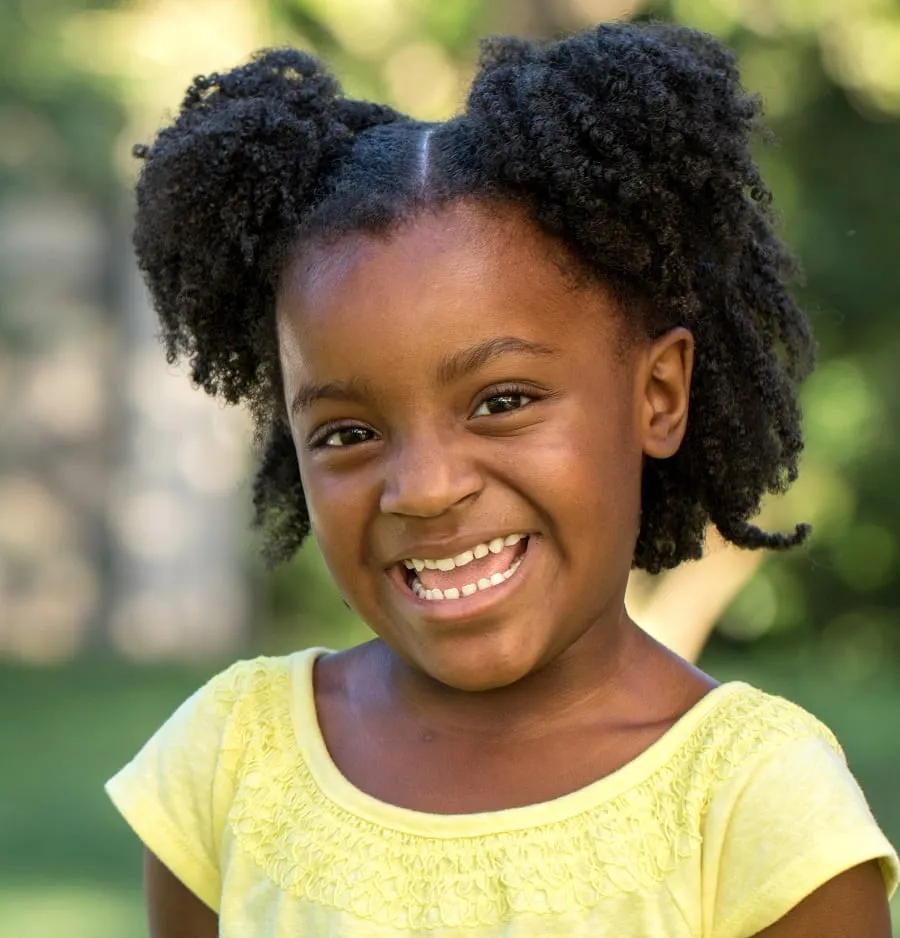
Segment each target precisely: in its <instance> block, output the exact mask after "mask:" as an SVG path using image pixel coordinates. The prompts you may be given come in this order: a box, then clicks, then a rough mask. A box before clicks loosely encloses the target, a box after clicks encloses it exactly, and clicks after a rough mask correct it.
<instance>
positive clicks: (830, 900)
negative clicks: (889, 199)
mask: <svg viewBox="0 0 900 938" xmlns="http://www.w3.org/2000/svg"><path fill="white" fill-rule="evenodd" d="M757 114H758V104H757V102H756V101H755V99H753V98H749V97H747V96H746V95H745V94H744V92H743V91H742V90H741V87H740V84H739V80H738V76H737V73H736V71H735V67H734V63H733V60H732V58H731V57H730V56H729V55H728V54H727V53H726V52H725V51H723V50H722V48H720V47H719V46H718V45H717V43H716V42H715V41H713V40H712V39H710V38H708V37H706V36H703V35H700V34H698V33H695V32H691V31H688V30H685V29H677V28H673V27H668V26H662V25H640V26H639V25H626V24H613V25H605V26H601V27H599V28H597V29H595V30H592V31H589V32H586V33H584V34H582V35H577V36H574V37H572V38H569V39H565V40H563V41H560V42H556V43H553V44H550V45H547V46H544V47H537V46H533V45H530V44H528V43H525V42H520V41H516V40H512V39H500V40H493V41H491V42H489V43H487V44H486V46H485V49H484V54H483V58H482V62H481V68H480V71H479V73H478V75H477V76H476V78H475V80H474V83H473V85H472V89H471V92H470V94H469V98H468V102H467V105H466V109H465V110H464V112H463V113H461V114H460V115H459V116H457V117H455V118H453V119H452V120H449V121H447V122H444V123H436V124H424V123H420V122H417V121H415V120H412V119H411V118H408V117H405V116H403V115H402V114H398V113H396V112H395V111H392V110H391V109H390V108H388V107H384V106H381V105H376V104H370V103H366V102H362V101H354V100H348V99H347V98H344V97H343V96H342V95H341V93H340V90H339V88H338V85H337V84H336V82H335V81H334V79H333V78H331V77H330V76H329V75H328V74H327V73H325V72H324V71H323V70H322V67H321V66H320V64H319V63H318V62H317V61H315V60H314V59H312V58H310V57H309V56H307V55H304V54H302V53H300V52H295V51H275V52H271V51H270V52H265V53H263V54H260V55H259V56H257V57H256V58H255V59H254V60H253V62H252V63H251V64H249V65H246V66H243V67H241V68H236V69H234V70H232V71H230V72H228V73H227V74H222V75H212V76H209V77H208V78H198V79H197V80H196V81H195V83H194V85H193V86H192V87H191V89H190V90H189V91H188V94H187V97H186V98H185V100H184V103H183V105H182V108H181V111H180V113H179V115H178V117H177V119H176V120H175V122H174V123H173V124H172V125H171V126H170V127H167V128H166V129H164V130H163V131H162V132H161V133H160V134H159V136H158V138H157V139H156V141H155V143H154V144H153V145H152V146H151V147H149V148H140V149H139V150H138V155H139V156H141V157H143V159H144V160H145V164H144V168H143V173H142V176H141V180H140V184H139V187H138V218H137V234H136V245H137V251H138V256H139V259H140V262H141V265H142V267H143V270H144V272H145V274H146V276H147V279H148V282H149V285H150V289H151V291H152V294H153V298H154V301H155V304H156V308H157V310H158V311H159V315H160V317H161V319H162V323H163V329H164V337H165V341H166V346H167V350H168V357H169V360H170V361H174V360H175V359H176V358H179V357H182V358H186V359H187V360H189V362H190V365H191V369H192V374H193V377H194V379H195V381H196V382H197V383H198V384H199V385H201V386H202V387H203V388H204V389H205V390H206V391H207V392H209V393H210V394H217V395H219V396H221V397H222V398H224V399H225V400H226V401H228V402H230V403H237V402H243V403H245V404H248V405H249V407H250V408H251V410H252V412H253V414H254V417H255V420H256V425H257V428H258V431H259V434H260V439H261V442H262V444H263V446H264V453H263V459H262V465H261V468H260V470H259V474H258V476H257V478H256V483H255V489H254V496H255V505H256V510H257V517H258V521H259V522H260V523H261V524H262V526H263V529H264V531H265V532H266V533H267V549H268V553H269V556H270V559H272V560H279V559H282V558H286V557H288V556H290V555H291V554H292V553H293V552H294V551H295V550H296V549H297V548H298V547H299V545H300V543H301V542H302V541H303V539H304V538H305V537H306V535H307V534H308V533H309V532H310V531H312V532H313V533H314V534H315V537H316V540H317V542H318V544H319V546H320V548H321V550H322V554H323V555H324V557H325V560H326V562H327V563H328V566H329V568H330V570H331V573H332V574H333V576H334V579H335V581H336V583H337V585H338V587H339V588H340V590H341V592H342V593H343V595H344V597H345V598H346V600H347V602H348V603H349V604H350V605H352V606H353V608H354V609H355V610H356V611H357V612H358V613H359V614H360V615H361V616H362V617H363V619H365V621H366V622H367V623H368V624H369V625H370V626H371V628H372V629H373V630H374V632H375V634H376V635H377V636H378V638H377V639H376V640H375V641H372V642H370V643H368V644H365V645H362V646H360V647H357V648H353V649H350V650H349V651H345V652H341V653H338V654H335V653H333V652H329V651H326V650H324V649H310V650H307V651H302V652H298V653H296V654H293V655H289V656H287V657H284V658H260V659H257V660H255V661H245V662H240V663H238V664H236V665H234V666H233V667H231V668H229V669H228V670H227V671H225V672H224V673H222V674H220V675H218V676H217V677H215V678H213V679H212V681H210V682H209V684H207V685H206V686H205V687H204V688H202V689H201V690H200V691H198V692H197V693H196V694H195V695H194V696H193V697H192V698H191V699H190V700H188V701H187V702H186V703H185V704H183V705H182V706H181V708H180V709H179V710H178V711H177V712H176V713H175V715H174V716H173V717H172V718H171V719H170V720H169V721H168V722H167V723H166V724H165V725H164V726H163V727H162V729H160V730H159V732H158V733H157V734H156V735H155V736H154V737H153V738H152V739H151V740H150V742H149V743H148V744H147V745H146V746H145V748H144V749H143V750H142V752H141V753H140V754H139V755H138V756H137V757H136V759H135V760H134V761H133V762H131V763H130V764H129V765H128V766H127V767H126V768H125V769H123V770H122V772H121V773H120V774H118V775H117V776H116V777H115V778H114V779H113V780H112V781H111V782H110V783H109V786H108V789H109V793H110V795H111V796H112V798H113V800H114V802H115V803H116V805H117V807H118V808H119V809H120V810H121V811H122V813H123V814H124V816H125V817H126V818H127V820H128V822H129V823H130V824H131V825H132V826H133V827H134V829H135V830H136V832H137V834H138V835H139V836H140V838H141V839H142V840H143V842H144V844H145V846H146V889H147V896H148V903H149V911H150V922H151V934H152V935H153V936H154V938H177V936H184V938H187V936H190V938H209V936H213V935H216V934H219V935H224V936H227V938H299V936H326V935H327V936H334V938H338V936H340V938H349V936H353V938H362V936H411V935H417V936H433V938H450V936H454V938H463V936H472V938H474V936H479V938H488V936H490V938H499V936H510V938H512V936H516V938H524V936H565V938H579V936H592V938H601V936H610V938H612V936H614V938H689V936H690V938H700V936H703V938H748V936H751V935H757V934H760V935H766V936H769V938H800V936H804V938H809V936H815V938H838V936H840V938H888V936H889V935H890V923H889V914H888V905H887V898H886V896H887V895H889V894H890V893H891V892H892V891H893V890H894V888H895V887H896V885H897V879H898V863H897V856H896V854H895V853H894V852H893V850H892V848H891V846H890V844H889V843H888V842H887V841H886V839H885V837H884V836H883V834H882V833H881V832H880V831H879V829H878V827H877V826H876V824H875V822H874V820H873V818H872V815H871V814H870V812H869V809H868V807H867V805H866V801H865V798H864V797H863V795H862V793H861V792H860V789H859V787H858V786H857V784H856V782H855V780H854V779H853V776H852V775H851V774H850V773H849V771H848V769H847V767H846V764H845V761H844V758H843V754H842V752H841V749H840V747H839V745H838V743H837V742H836V740H835V739H834V737H833V736H832V734H831V733H830V732H829V731H828V729H827V728H826V727H824V726H823V725H822V724H821V723H819V722H818V721H817V720H815V719H814V718H813V717H812V716H810V715H809V714H807V713H805V712H804V711H803V710H801V709H799V708H798V707H796V706H794V705H792V704H790V703H788V702H787V701H784V700H782V699H780V698H777V697H772V696H769V695H767V694H764V693H762V692H761V691H759V690H756V689H754V688H752V687H750V686H748V685H746V684H744V683H740V682H738V683H729V684H723V685H719V684H717V682H716V681H715V680H713V679H712V678H711V677H709V676H708V675H706V674H704V673H703V672H701V671H699V670H697V669H696V668H694V667H692V666H691V665H689V664H688V663H686V662H685V661H683V660H681V659H680V658H678V657H676V656H675V655H673V654H672V653H670V652H669V651H668V650H667V649H665V648H664V647H662V646H661V645H659V644H657V643H656V642H655V641H653V640H652V639H651V638H650V637H648V636H647V635H646V634H645V633H644V632H642V631H641V630H640V629H639V628H638V627H637V626H636V625H635V624H634V623H633V622H632V621H631V620H630V619H629V617H628V614H627V612H626V610H625V608H624V599H623V597H624V593H625V585H626V581H627V579H628V575H629V571H630V570H631V569H632V567H638V568H642V569H645V570H650V571H660V570H663V569H667V568H671V567H674V566H676V565H677V564H679V563H681V562H683V561H685V560H691V559H694V558H696V557H699V556H700V553H701V548H702V544H703V538H704V532H705V531H706V529H707V527H708V525H710V524H713V525H715V526H716V528H718V530H719V531H720V532H721V533H722V535H723V536H724V537H725V538H726V539H727V540H729V541H731V542H732V543H733V544H736V545H739V546H741V547H744V548H748V549H758V548H786V547H790V546H792V545H795V544H798V543H800V542H801V541H803V539H804V538H805V536H806V534H807V530H806V528H805V527H803V526H800V527H798V528H797V530H796V531H794V532H793V533H792V534H789V535H783V534H770V533H766V532H764V531H761V530H760V529H758V528H757V527H754V526H753V525H752V524H751V523H750V522H749V520H748V519H750V518H751V517H753V515H754V513H755V512H756V511H757V509H758V507H759V503H760V499H761V497H762V496H763V495H764V494H765V493H766V492H780V491H783V490H784V489H785V488H786V487H787V486H788V485H789V483H790V482H792V481H793V480H794V479H795V477H796V475H797V461H798V456H799V453H800V450H801V435H800V428H799V408H798V403H797V396H796V393H797V385H798V383H799V381H800V379H801V378H802V377H803V376H804V375H805V373H806V372H807V371H808V369H809V367H810V361H811V356H812V341H811V338H810V335H809V332H808V327H807V324H806V322H805V320H804V318H803V316H802V315H801V313H800V312H799V311H798V309H797V308H796V306H795V305H794V303H793V301H792V300H791V298H790V296H789V295H788V293H787V291H786V288H785V286H784V277H785V276H786V274H787V273H788V272H789V259H788V255H787V254H786V252H785V251H784V249H783V248H782V247H781V245H780V244H779V242H778V241H777V240H776V239H775V237H774V236H773V234H772V230H771V226H770V221H769V215H768V203H769V194H768V192H767V190H766V188H765V186H764V184H763V182H762V181H761V179H760V177H759V174H758V172H757V169H756V167H755V166H754V164H753V162H752V160H751V158H750V155H749V152H748V137H749V135H750V131H751V129H752V127H753V124H754V122H755V119H756V117H757Z"/></svg>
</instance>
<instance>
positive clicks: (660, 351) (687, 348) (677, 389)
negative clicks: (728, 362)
mask: <svg viewBox="0 0 900 938" xmlns="http://www.w3.org/2000/svg"><path fill="white" fill-rule="evenodd" d="M693 367H694V337H693V335H691V333H690V332H689V331H688V330H687V329H685V328H683V327H682V326H678V327H676V328H675V329H671V330H669V332H667V333H666V334H665V335H662V336H660V337H659V338H658V339H655V340H654V342H653V344H652V345H651V346H650V348H649V350H648V354H647V359H646V368H645V370H644V385H643V389H642V392H643V407H642V417H643V420H642V424H643V426H642V431H643V441H644V453H645V454H646V455H647V456H651V457H653V458H654V459H668V458H669V457H670V456H674V455H675V453H676V452H678V448H679V447H680V446H681V442H682V440H683V439H684V434H685V431H686V429H687V418H688V404H689V401H690V392H691V372H692V370H693Z"/></svg>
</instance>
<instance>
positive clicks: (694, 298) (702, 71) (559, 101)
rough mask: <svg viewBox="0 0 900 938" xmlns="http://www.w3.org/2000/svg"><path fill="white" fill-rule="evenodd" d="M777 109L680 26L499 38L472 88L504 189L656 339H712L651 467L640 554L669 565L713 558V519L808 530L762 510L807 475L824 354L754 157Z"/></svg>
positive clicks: (755, 540)
mask: <svg viewBox="0 0 900 938" xmlns="http://www.w3.org/2000/svg"><path fill="white" fill-rule="evenodd" d="M760 111H761V104H760V101H759V99H758V98H756V97H754V96H751V95H748V94H747V93H746V92H745V91H744V90H743V88H742V87H741V85H740V80H739V75H738V71H737V68H736V66H735V62H734V57H733V55H732V54H731V53H730V52H729V51H727V50H726V49H725V48H724V47H723V46H721V45H720V44H719V43H718V42H717V41H716V40H714V39H713V38H711V37H709V36H706V35H704V34H702V33H698V32H695V31H693V30H690V29H685V28H683V27H678V26H673V25H669V24H649V25H644V26H642V27H640V28H628V27H623V26H621V25H620V24H606V25H602V26H599V27H597V28H596V29H594V30H590V31H588V32H585V33H582V34H579V35H577V36H573V37H571V38H569V39H565V40H562V41H560V42H556V43H552V44H549V45H546V46H543V47H527V48H523V47H522V45H521V43H520V42H519V41H517V40H508V39H494V40H492V41H491V42H490V43H489V44H487V45H486V46H484V48H483V55H482V68H481V71H480V73H479V74H478V76H477V77H476V79H475V82H474V83H473V87H472V91H471V93H470V96H469V99H468V105H467V112H466V117H467V120H469V121H470V122H471V123H472V125H473V128H474V131H473V132H474V133H475V135H476V136H477V138H478V139H479V142H480V148H479V158H480V160H481V161H482V164H483V171H484V173H485V175H487V176H489V177H491V178H493V179H495V180H497V184H498V188H499V190H500V192H501V193H503V192H506V193H508V194H509V196H510V197H512V198H516V199H522V200H524V201H525V202H526V203H527V204H528V205H529V207H530V208H531V212H532V215H533V217H534V218H535V220H536V221H537V222H538V223H539V224H540V225H541V226H542V227H543V228H544V229H545V230H546V231H548V232H549V233H550V234H552V235H555V236H557V237H559V238H561V239H562V240H563V241H564V242H565V243H567V244H568V245H569V246H570V247H571V248H572V254H573V256H575V257H578V258H579V259H580V261H581V263H582V265H583V267H584V268H585V269H586V270H587V271H588V272H590V273H591V274H592V275H594V276H597V277H598V278H599V279H600V280H602V281H604V282H605V283H606V284H607V285H609V286H610V287H611V288H612V290H613V293H614V294H615V295H616V296H617V297H618V298H623V299H624V300H625V302H626V304H627V305H628V306H630V308H632V309H637V310H639V314H640V318H641V319H642V320H643V327H644V329H645V330H646V331H647V333H649V334H650V335H651V336H652V335H660V334H662V333H663V332H664V331H666V330H667V329H669V328H672V327H673V326H676V325H683V326H686V327H688V328H689V329H691V331H692V332H693V334H694V338H695V341H696V350H697V352H696V360H695V369H694V379H693V386H692V393H691V416H690V421H689V425H688V434H687V437H686V439H685V441H684V444H683V445H682V447H681V449H680V450H679V452H678V453H677V454H676V455H675V456H674V457H672V458H671V459H669V460H666V461H665V462H656V461H654V460H648V461H647V466H646V469H645V478H644V492H645V497H644V505H645V506H647V510H646V511H645V517H644V522H643V524H642V528H641V532H640V535H639V538H638V543H637V549H636V553H635V565H636V566H638V567H641V568H644V569H647V570H650V571H652V572H658V571H660V570H662V569H666V568H668V567H672V566H675V565H676V564H677V563H679V562H680V561H681V560H684V559H688V558H691V557H699V556H700V554H701V553H702V548H703V542H704V538H705V531H706V527H707V525H708V524H710V523H713V524H715V525H716V526H717V527H718V529H719V530H720V532H721V533H722V534H723V536H725V537H726V538H727V539H729V540H731V541H732V542H734V543H736V544H738V545H740V546H742V547H771V548H783V547H787V546H793V545H794V544H796V543H799V542H800V541H802V540H803V539H804V538H805V537H806V534H807V533H808V528H807V527H806V526H800V527H798V528H797V530H796V531H795V532H794V533H793V534H790V535H782V534H767V533H766V532H763V531H761V530H759V529H758V528H756V527H754V526H753V525H752V524H750V523H749V518H751V517H752V516H753V515H754V514H756V512H757V511H758V510H759V504H760V499H761V497H762V496H763V494H765V493H766V492H773V493H775V492H783V491H784V490H785V489H786V488H787V487H788V485H790V483H791V482H792V481H793V480H794V479H795V478H796V476H797V465H798V460H799V455H800V451H801V449H802V437H801V433H800V411H799V406H798V404H797V395H796V387H797V384H798V383H799V381H800V380H802V378H803V377H805V376H806V374H807V373H808V372H809V370H810V368H811V367H812V360H813V352H814V346H813V341H812V338H811V335H810V333H809V328H808V324H807V322H806V320H805V318H804V317H803V315H802V314H801V312H800V311H799V309H798V308H797V307H796V305H795V303H794V301H793V300H792V298H791V297H790V294H789V292H788V290H787V288H786V286H785V281H786V280H787V279H789V278H790V277H791V276H792V275H793V274H794V273H795V272H796V267H795V264H794V262H793V259H792V258H791V256H790V255H789V253H788V252H787V251H786V250H785V248H784V247H783V245H782V244H781V243H780V242H779V241H778V239H777V238H776V237H775V235H774V233H773V230H772V220H771V216H770V202H771V196H770V194H769V191H768V189H767V188H766V186H765V184H764V183H763V180H762V178H761V176H760V173H759V171H758V169H757V167H756V165H755V163H754V161H753V159H752V157H751V154H750V141H751V139H752V137H753V135H754V134H755V133H756V131H757V129H758V122H759V115H760ZM726 441H727V443H726ZM676 493H677V497H676Z"/></svg>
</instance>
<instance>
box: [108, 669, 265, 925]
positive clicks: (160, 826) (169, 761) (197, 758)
mask: <svg viewBox="0 0 900 938" xmlns="http://www.w3.org/2000/svg"><path fill="white" fill-rule="evenodd" d="M249 664H250V663H249V662H239V663H238V664H236V665H233V666H232V667H230V668H229V669H227V670H226V671H223V672H222V673H221V674H219V675H217V676H216V677H214V678H213V679H212V680H211V681H209V683H207V684H206V685H205V686H204V687H202V688H201V689H200V690H198V691H197V692H196V693H195V694H194V695H193V696H191V697H190V698H188V699H187V700H186V701H185V702H184V703H183V704H182V705H181V706H180V707H179V708H178V709H177V710H176V711H175V713H174V714H173V715H172V716H171V717H170V718H169V719H168V720H167V721H166V722H165V723H164V724H163V725H162V727H161V728H160V729H159V730H158V731H157V732H156V733H155V734H154V735H153V736H152V737H151V738H150V740H149V741H148V742H147V744H146V745H145V746H144V747H143V749H141V751H140V752H139V753H138V754H137V755H136V756H135V757H134V759H132V761H131V762H129V763H128V764H127V765H126V766H125V767H124V768H123V769H121V771H119V772H118V774H116V775H115V776H113V778H111V779H110V780H109V781H108V782H107V783H106V792H107V794H108V795H109V797H110V798H111V799H112V802H113V804H114V805H115V806H116V808H117V809H118V811H119V812H120V813H121V814H122V816H123V817H124V818H125V820H126V821H127V822H128V824H129V825H130V826H131V828H132V829H133V830H134V832H135V833H136V834H137V835H138V837H139V838H140V839H141V840H142V841H143V843H144V845H145V846H146V847H147V848H148V849H149V850H150V851H151V852H152V853H153V854H155V856H156V857H158V858H159V860H160V861H161V862H162V863H163V864H165V866H166V867H168V869H169V870H171V872H172V873H173V874H174V875H175V876H176V877H177V878H178V879H179V880H181V882H182V883H184V885H185V886H187V888H188V889H190V890H191V892H193V893H194V894H195V895H196V896H197V897H198V898H199V899H201V900H202V901H203V902H204V903H206V905H208V906H209V907H210V908H212V909H213V910H214V911H218V906H219V896H220V893H221V876H220V871H219V852H220V845H221V835H222V831H223V829H224V825H225V819H226V817H227V813H228V808H229V806H230V803H231V799H232V796H233V788H234V781H233V771H230V762H231V761H232V760H231V759H230V758H229V755H230V752H229V747H228V744H227V736H228V727H229V722H230V718H231V714H232V711H233V710H234V707H235V704H236V701H237V700H238V698H239V695H240V687H241V684H242V683H243V681H242V678H243V676H244V674H245V672H246V671H247V666H248V665H249Z"/></svg>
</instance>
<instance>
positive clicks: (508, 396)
mask: <svg viewBox="0 0 900 938" xmlns="http://www.w3.org/2000/svg"><path fill="white" fill-rule="evenodd" d="M533 400H534V398H533V397H531V396H530V395H528V394H522V393H521V392H520V391H504V392H502V393H500V394H492V395H491V396H490V397H488V398H485V399H484V400H483V401H482V402H481V403H480V404H479V405H478V407H477V408H475V412H474V413H473V414H472V416H473V417H491V416H496V415H497V414H508V413H510V412H512V411H514V410H521V409H522V408H523V407H525V406H526V405H527V404H529V403H531V401H533Z"/></svg>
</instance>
